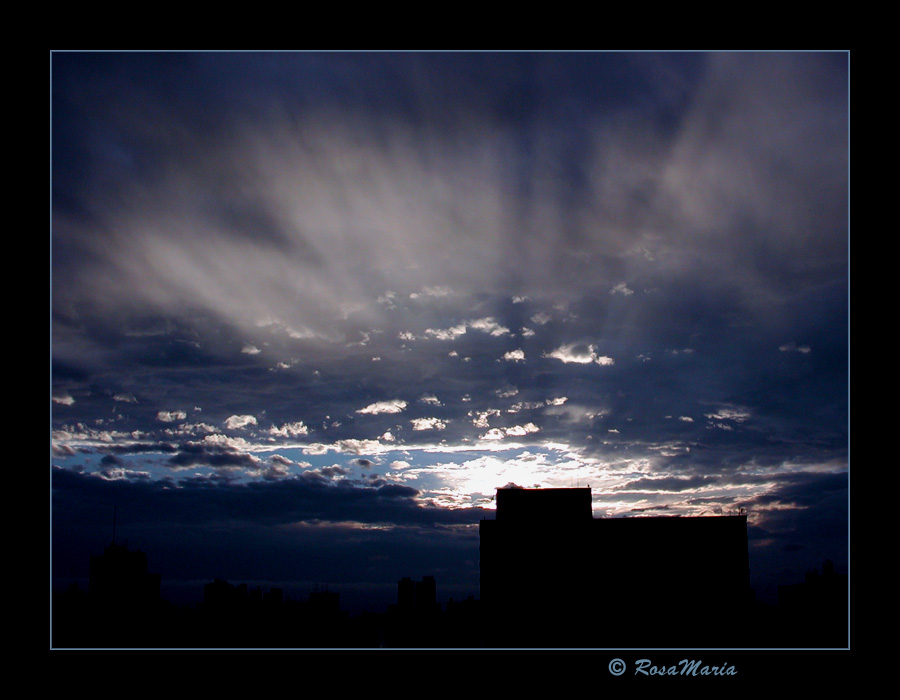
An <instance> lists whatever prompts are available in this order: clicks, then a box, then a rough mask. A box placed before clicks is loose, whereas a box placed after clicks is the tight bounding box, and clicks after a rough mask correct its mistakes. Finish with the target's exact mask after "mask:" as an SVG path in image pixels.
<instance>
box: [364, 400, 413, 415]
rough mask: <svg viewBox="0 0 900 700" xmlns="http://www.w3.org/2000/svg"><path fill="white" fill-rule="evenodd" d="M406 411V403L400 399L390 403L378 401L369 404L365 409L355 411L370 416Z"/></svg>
mask: <svg viewBox="0 0 900 700" xmlns="http://www.w3.org/2000/svg"><path fill="white" fill-rule="evenodd" d="M405 409H406V401H402V400H401V399H393V400H391V401H378V402H376V403H370V404H369V405H368V406H366V407H365V408H360V409H357V411H356V412H357V413H367V414H370V415H378V414H380V413H401V412H402V411H404V410H405Z"/></svg>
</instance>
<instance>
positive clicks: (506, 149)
mask: <svg viewBox="0 0 900 700" xmlns="http://www.w3.org/2000/svg"><path fill="white" fill-rule="evenodd" d="M50 80H51V96H52V107H51V237H50V253H51V262H50V290H51V338H50V343H51V373H50V374H51V379H50V384H51V387H50V392H51V402H50V431H51V459H50V462H51V464H50V477H51V479H50V482H51V568H52V572H51V574H52V582H53V585H54V586H56V587H65V586H67V585H69V583H71V582H79V583H80V584H81V585H82V587H86V577H87V570H88V561H89V557H90V556H91V555H96V554H100V553H102V550H103V548H104V547H105V546H106V545H108V544H109V542H110V541H111V540H112V537H113V524H114V523H115V536H116V538H117V541H119V542H122V541H127V543H128V545H129V546H130V547H131V548H133V549H140V550H142V551H145V552H146V553H147V555H148V560H149V565H150V569H151V570H153V571H155V572H158V573H160V575H161V577H162V583H163V595H164V597H169V598H170V599H174V600H179V599H183V600H188V599H190V596H192V595H193V596H195V597H196V598H197V599H199V597H200V596H202V586H203V584H204V583H206V582H209V581H212V580H213V579H214V578H222V579H225V580H228V581H229V582H231V583H240V582H247V583H249V584H251V585H260V586H261V587H263V588H264V589H265V588H267V587H269V586H280V587H282V588H283V589H284V590H285V593H286V595H287V596H288V597H294V598H296V599H305V596H306V595H307V593H308V592H309V590H311V589H312V588H313V587H314V586H320V587H322V586H324V587H328V588H329V589H330V590H335V591H338V592H339V593H340V595H341V601H342V604H343V606H344V607H346V608H349V609H351V610H354V609H355V610H362V609H372V610H373V611H383V609H384V606H386V605H387V603H390V602H394V600H395V598H396V583H397V581H398V579H399V578H401V577H404V576H410V577H412V578H414V579H420V578H422V577H423V576H425V575H433V576H435V579H436V581H437V586H438V598H439V600H442V601H443V602H446V600H447V599H448V598H449V597H454V598H456V599H457V600H459V599H461V598H464V597H466V596H467V595H474V596H475V597H476V598H477V597H478V522H479V521H480V520H481V519H482V518H485V517H488V518H490V517H493V508H494V503H493V496H494V493H495V490H496V489H497V488H498V487H503V486H507V485H512V484H514V485H517V486H521V487H529V488H530V487H536V486H541V487H545V488H547V487H585V486H590V487H591V489H592V494H593V511H594V516H595V517H625V516H632V517H636V516H646V515H683V516H711V515H715V514H721V513H735V512H739V509H741V508H743V509H745V511H746V512H747V514H748V535H749V556H750V571H751V583H752V584H753V585H754V587H755V588H756V589H757V595H758V597H762V598H763V599H766V597H767V596H768V597H770V598H771V596H772V595H773V593H774V590H775V588H774V587H775V586H777V585H778V584H781V583H797V582H800V581H801V580H802V577H803V574H804V573H805V572H806V571H807V570H809V569H811V568H814V567H820V566H821V564H822V563H823V561H824V560H825V559H830V560H832V561H833V562H834V563H835V565H836V569H837V570H838V571H839V572H846V571H847V570H848V565H849V544H848V536H849V500H848V495H849V293H850V290H849V277H850V275H849V175H848V171H849V137H848V130H849V56H848V54H846V53H844V52H832V53H777V52H773V53H725V52H721V53H720V52H716V53H683V52H677V53H653V52H634V53H631V52H626V53H604V52H523V53H510V52H477V53H455V52H440V53H425V52H408V53H363V52H348V53H337V52H311V53H281V52H266V53H244V52H223V53H218V52H217V53H180V52H165V53H110V52H56V53H53V54H52V55H51V74H50ZM700 546H702V545H700Z"/></svg>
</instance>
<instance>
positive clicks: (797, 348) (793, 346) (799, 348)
mask: <svg viewBox="0 0 900 700" xmlns="http://www.w3.org/2000/svg"><path fill="white" fill-rule="evenodd" d="M778 349H779V350H780V351H781V352H799V353H802V354H804V355H806V354H808V353H810V352H812V348H811V347H809V345H797V343H795V342H793V341H792V342H790V343H785V344H784V345H781V346H779V347H778Z"/></svg>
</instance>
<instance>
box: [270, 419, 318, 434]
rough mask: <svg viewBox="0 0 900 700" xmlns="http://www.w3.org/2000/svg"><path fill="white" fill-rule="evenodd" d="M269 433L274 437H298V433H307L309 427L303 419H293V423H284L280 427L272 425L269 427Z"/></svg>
mask: <svg viewBox="0 0 900 700" xmlns="http://www.w3.org/2000/svg"><path fill="white" fill-rule="evenodd" d="M269 433H270V434H271V435H275V436H276V437H298V436H300V435H308V434H309V428H308V427H307V426H306V425H305V424H304V423H303V421H295V422H294V423H285V424H284V425H282V426H281V427H280V428H279V427H276V426H274V425H273V426H272V427H271V428H269Z"/></svg>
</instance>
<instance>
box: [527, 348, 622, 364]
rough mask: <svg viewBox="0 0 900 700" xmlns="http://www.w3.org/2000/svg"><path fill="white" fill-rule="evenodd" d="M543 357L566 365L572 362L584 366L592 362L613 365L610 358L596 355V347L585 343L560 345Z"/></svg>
mask: <svg viewBox="0 0 900 700" xmlns="http://www.w3.org/2000/svg"><path fill="white" fill-rule="evenodd" d="M544 357H551V358H553V359H556V360H560V361H561V362H564V363H566V364H569V363H573V362H574V363H577V364H582V365H584V364H590V363H592V362H593V363H595V364H598V365H612V364H614V363H615V361H614V360H613V359H612V358H611V357H607V356H605V355H598V354H597V350H596V347H595V346H594V345H590V344H586V343H570V344H568V345H562V346H560V347H558V348H556V349H555V350H552V351H551V352H548V353H544Z"/></svg>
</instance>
